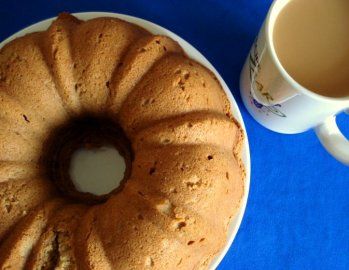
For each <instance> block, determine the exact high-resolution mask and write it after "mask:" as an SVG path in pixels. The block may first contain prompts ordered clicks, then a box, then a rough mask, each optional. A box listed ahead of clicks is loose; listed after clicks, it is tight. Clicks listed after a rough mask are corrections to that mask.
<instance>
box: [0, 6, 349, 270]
mask: <svg viewBox="0 0 349 270" xmlns="http://www.w3.org/2000/svg"><path fill="white" fill-rule="evenodd" d="M270 4H271V0H231V1H228V0H227V1H224V0H219V1H218V0H215V1H174V0H171V1H170V0H159V1H145V0H144V1H141V0H138V1H126V0H125V1H116V0H98V1H87V0H74V1H72V0H71V1H58V0H50V1H48V0H45V1H44V0H42V1H37V0H36V1H34V0H32V1H28V0H21V1H15V0H10V1H5V0H0V22H1V23H0V40H3V39H4V38H6V37H7V36H9V35H11V34H13V33H15V32H16V31H18V30H20V29H22V28H23V27H25V26H28V25H30V24H32V23H35V22H37V21H40V20H42V19H46V18H48V17H52V16H55V15H57V13H59V12H61V11H69V12H79V11H110V12H119V13H125V14H130V15H134V16H137V17H141V18H144V19H147V20H150V21H153V22H155V23H157V24H160V25H162V26H164V27H166V28H168V29H170V30H172V31H173V32H175V33H177V34H178V35H180V36H181V37H183V38H184V39H186V40H187V41H189V42H190V43H191V44H192V45H194V46H195V47H196V48H198V49H199V50H200V51H201V52H202V53H203V54H204V55H205V56H206V57H207V58H208V59H209V61H211V62H212V64H213V65H214V66H215V67H216V68H217V70H218V71H219V72H220V73H221V75H222V76H223V78H224V80H225V81H226V82H227V84H228V85H229V87H230V89H231V91H232V92H233V94H234V96H235V98H236V100H237V101H238V103H239V106H240V109H241V111H242V114H243V117H244V120H245V123H246V126H247V132H248V135H249V140H250V145H251V157H252V179H251V190H250V195H249V201H248V206H247V210H246V215H245V217H244V220H243V223H242V226H241V228H240V230H239V233H238V235H237V237H236V239H235V241H234V244H233V246H232V248H231V249H230V251H229V253H228V254H227V256H226V257H225V259H224V261H223V262H222V263H221V265H220V266H219V269H221V270H223V269H349V168H348V167H345V166H343V165H341V164H340V163H338V162H337V161H335V160H334V159H332V158H331V157H330V156H329V155H328V154H327V153H326V152H325V150H324V149H323V148H322V147H321V146H320V143H319V142H318V140H317V138H316V136H315V134H314V132H313V131H309V132H306V133H303V134H299V135H293V136H286V135H280V134H276V133H273V132H270V131H268V130H266V129H264V128H262V127H261V126H260V125H258V124H257V123H256V122H255V121H254V120H253V119H252V118H251V117H250V115H249V114H248V113H247V111H246V110H245V108H244V107H243V105H242V102H241V99H240V96H239V90H238V80H239V73H240V69H241V67H242V64H243V62H244V59H245V57H246V55H247V53H248V51H249V49H250V46H251V44H252V42H253V40H254V38H255V36H256V34H257V32H258V29H259V27H260V25H261V23H262V21H263V19H264V18H265V15H266V13H267V10H268V8H269V6H270ZM348 120H349V116H347V115H341V116H340V117H339V123H340V125H341V126H342V128H343V129H344V130H345V132H346V134H347V135H349V121H348Z"/></svg>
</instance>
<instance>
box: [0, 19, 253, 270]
mask: <svg viewBox="0 0 349 270" xmlns="http://www.w3.org/2000/svg"><path fill="white" fill-rule="evenodd" d="M73 15H74V16H76V17H78V18H79V19H82V20H89V19H93V18H96V17H114V18H119V19H122V20H125V21H128V22H131V23H134V24H137V25H139V26H141V27H143V28H145V29H146V30H148V31H149V32H151V33H154V34H159V35H166V36H169V37H171V38H172V39H174V40H176V41H177V42H178V43H179V44H180V45H181V46H182V48H183V49H184V51H185V52H186V53H187V55H188V56H189V57H190V58H192V59H194V60H196V61H197V62H199V63H201V64H202V65H204V66H206V67H207V68H208V69H210V70H212V71H213V72H214V74H215V75H216V77H217V78H218V80H219V81H220V83H221V85H222V87H223V89H224V91H225V93H226V94H227V96H228V98H229V100H230V104H231V109H232V112H233V115H234V117H235V118H236V119H237V120H238V121H239V122H240V124H241V126H242V128H243V129H244V131H245V142H244V146H243V153H242V160H243V162H244V165H245V169H246V179H245V194H244V198H243V200H242V205H241V208H240V210H239V212H238V213H237V215H236V217H235V218H234V220H233V221H232V223H231V225H230V228H229V233H228V240H227V244H226V246H225V248H224V249H223V250H222V251H221V253H220V254H219V255H218V256H217V257H216V258H215V259H214V260H213V262H212V264H211V265H210V269H216V268H217V266H218V264H219V263H220V262H221V261H222V259H223V257H224V256H225V254H226V253H227V251H228V249H229V247H230V246H231V244H232V242H233V240H234V238H235V236H236V233H237V231H238V229H239V227H240V224H241V220H242V217H243V215H244V212H245V208H246V203H247V197H248V192H249V188H250V173H251V165H250V164H251V163H250V149H249V144H248V138H247V134H246V128H245V124H244V121H243V120H242V117H241V113H240V110H239V108H238V105H237V104H236V101H235V99H234V97H233V95H232V94H231V92H230V90H229V88H228V86H227V84H226V83H225V82H224V80H223V79H222V77H221V76H220V75H219V73H218V72H217V70H216V69H215V68H214V67H213V66H212V65H211V64H210V62H208V60H207V59H206V58H205V57H204V56H203V55H202V54H201V53H200V52H199V51H198V50H196V49H195V48H194V47H193V46H192V45H190V44H189V43H188V42H186V41H185V40H184V39H182V38H180V37H179V36H177V35H176V34H174V33H172V32H171V31H169V30H167V29H165V28H163V27H161V26H159V25H156V24H154V23H151V22H149V21H146V20H143V19H139V18H136V17H132V16H128V15H123V14H118V13H108V12H83V13H75V14H73ZM54 19H55V18H50V19H47V20H44V21H41V22H38V23H36V24H33V25H31V26H29V27H27V28H25V29H23V30H21V31H19V32H17V33H16V34H14V35H12V36H11V37H9V38H7V39H6V40H4V41H3V42H2V43H0V48H1V47H3V46H4V45H5V44H6V43H8V42H9V41H11V40H13V39H15V38H17V37H20V36H23V35H25V34H27V33H31V32H36V31H44V30H46V29H47V28H48V27H49V25H50V24H51V22H52V21H53V20H54Z"/></svg>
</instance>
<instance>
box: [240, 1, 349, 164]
mask: <svg viewBox="0 0 349 270" xmlns="http://www.w3.org/2000/svg"><path fill="white" fill-rule="evenodd" d="M289 1H291V0H276V1H274V3H273V5H272V7H271V9H270V11H269V13H268V16H267V18H266V21H265V22H264V24H263V26H262V28H261V31H260V33H259V35H258V37H257V38H256V41H255V43H254V44H253V46H252V49H251V51H250V54H249V56H248V58H247V60H246V63H245V65H244V67H243V70H242V73H241V78H240V91H241V96H242V100H243V102H244V104H245V106H246V108H247V110H248V111H249V112H250V114H251V115H252V116H253V117H254V119H255V120H256V121H257V122H259V123H260V124H261V125H263V126H264V127H266V128H268V129H270V130H273V131H275V132H279V133H286V134H295V133H301V132H304V131H306V130H308V129H311V128H314V129H315V130H316V134H317V136H318V137H319V139H320V141H321V143H322V144H323V146H324V147H325V148H326V149H327V150H328V152H330V153H331V154H332V155H333V156H334V157H335V158H337V159H338V160H339V161H341V162H343V163H344V164H346V165H349V142H348V140H347V139H346V138H345V137H344V136H343V134H342V133H341V132H340V130H339V129H338V126H337V124H336V115H337V114H339V113H341V112H343V111H345V110H348V108H349V96H348V97H342V98H332V97H325V96H321V95H319V94H316V93H314V92H312V91H310V90H308V89H306V88H304V87H303V86H301V85H300V84H299V83H297V82H296V81H295V80H294V79H293V78H292V77H291V76H290V75H289V74H288V73H287V71H286V70H285V69H284V67H283V66H282V65H281V63H280V61H279V59H278V57H277V54H276V52H275V47H274V44H273V38H272V37H273V30H274V25H275V21H276V18H277V16H278V14H279V13H280V11H281V10H282V8H283V7H284V6H285V5H286V4H287V3H288V2H289ZM348 61H349V59H348Z"/></svg>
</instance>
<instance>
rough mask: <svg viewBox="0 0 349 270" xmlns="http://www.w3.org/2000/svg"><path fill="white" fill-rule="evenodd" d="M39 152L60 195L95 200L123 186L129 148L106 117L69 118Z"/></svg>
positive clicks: (128, 166)
mask: <svg viewBox="0 0 349 270" xmlns="http://www.w3.org/2000/svg"><path fill="white" fill-rule="evenodd" d="M44 145H45V146H46V147H45V149H44V152H43V153H42V163H43V164H44V165H45V169H46V175H47V177H48V178H49V179H50V180H51V181H53V182H54V183H55V184H56V186H57V189H58V190H59V191H60V193H61V195H63V196H65V197H68V198H69V199H74V200H78V201H80V202H83V203H87V204H97V203H101V202H104V201H106V200H107V199H108V197H109V196H110V194H115V193H117V192H119V191H120V190H122V189H123V187H124V184H125V183H124V181H126V180H127V179H128V178H129V176H130V173H131V166H132V159H133V152H132V148H131V145H130V142H129V141H128V139H127V137H126V136H125V134H124V132H123V130H122V128H121V127H120V126H119V125H118V123H117V122H115V121H114V120H111V119H109V118H99V117H94V116H90V115H84V116H80V117H78V118H73V119H71V120H69V121H68V122H67V123H65V124H63V125H62V126H59V127H57V128H56V129H55V130H53V131H52V133H51V134H50V136H49V137H48V139H47V141H46V142H44Z"/></svg>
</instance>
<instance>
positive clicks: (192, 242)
mask: <svg viewBox="0 0 349 270" xmlns="http://www.w3.org/2000/svg"><path fill="white" fill-rule="evenodd" d="M194 243H195V241H193V240H191V241H189V242H188V243H187V245H188V246H191V245H193V244H194Z"/></svg>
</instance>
